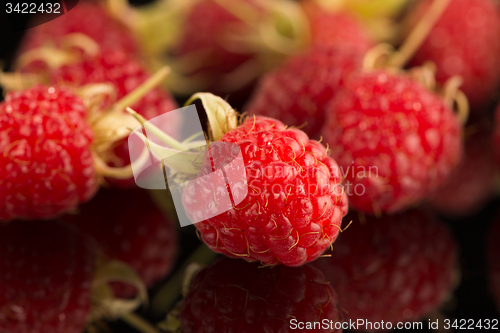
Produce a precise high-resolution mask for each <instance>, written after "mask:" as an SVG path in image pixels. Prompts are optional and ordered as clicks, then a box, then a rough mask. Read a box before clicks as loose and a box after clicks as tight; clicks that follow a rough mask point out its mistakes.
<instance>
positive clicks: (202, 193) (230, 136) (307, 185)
mask: <svg viewBox="0 0 500 333" xmlns="http://www.w3.org/2000/svg"><path fill="white" fill-rule="evenodd" d="M221 141H222V142H226V143H233V144H236V145H238V146H239V147H240V149H241V153H242V155H243V161H244V165H245V172H246V184H247V185H248V194H247V195H246V196H245V197H244V200H243V201H241V202H240V203H239V204H237V205H236V206H234V201H232V202H233V208H232V209H230V210H228V211H226V212H224V213H222V214H219V215H217V216H215V217H213V218H209V219H205V220H203V221H202V222H199V223H196V224H195V226H196V228H197V229H198V231H199V232H200V234H201V237H202V239H203V241H204V242H205V243H206V244H207V245H208V246H209V247H210V248H211V249H212V250H214V251H215V252H218V253H223V254H225V255H227V256H229V257H236V258H238V257H239V258H243V259H245V260H247V261H257V260H260V261H261V262H262V263H264V264H266V265H275V264H279V263H282V264H285V265H287V266H300V265H303V264H304V263H306V262H308V261H311V260H314V259H316V258H317V257H319V256H320V255H321V254H322V253H323V252H324V250H325V249H326V248H327V247H328V246H330V244H331V243H332V242H333V241H335V239H336V238H337V235H338V233H339V228H340V225H341V222H342V217H343V216H344V215H345V214H346V212H347V196H346V195H345V193H344V192H343V190H342V188H341V186H339V183H340V182H341V175H340V171H339V168H338V165H337V163H336V162H335V161H334V160H333V159H331V158H329V157H328V156H327V155H326V151H325V147H324V146H323V145H321V144H320V143H319V142H317V141H313V140H309V138H308V137H307V135H306V134H305V133H304V132H302V131H300V130H297V129H287V128H286V127H285V125H283V123H281V122H279V121H277V120H274V119H271V118H265V117H254V118H249V119H247V120H246V121H245V122H244V123H243V124H242V125H240V126H239V127H237V128H235V129H232V130H230V131H229V132H227V133H226V134H225V135H224V136H223V137H222V139H221ZM211 146H216V144H214V143H212V144H211ZM211 155H212V156H213V160H209V159H208V158H207V156H205V164H204V166H203V167H202V168H201V169H200V173H199V174H200V176H202V175H207V174H209V173H211V172H212V165H216V166H217V165H223V164H225V159H226V158H227V156H228V155H230V152H227V151H224V150H222V151H221V152H217V151H215V148H214V149H213V151H212V152H211ZM212 163H213V164H212ZM235 169H236V168H235ZM237 171H238V170H236V172H237ZM228 173H229V171H228ZM226 176H227V177H230V176H232V175H226ZM197 179H198V180H199V181H198V182H190V183H189V185H188V186H187V188H186V189H185V191H184V194H183V202H184V206H185V208H186V211H187V212H188V216H189V217H190V218H191V220H193V221H199V220H201V218H197V217H198V216H199V214H201V213H203V212H202V211H201V210H202V208H201V207H200V203H205V202H212V201H213V197H214V195H216V194H215V193H218V192H219V191H224V192H226V191H229V189H228V188H226V187H227V186H226V185H223V186H222V187H216V188H214V184H212V183H211V182H210V180H208V181H205V180H204V179H205V178H204V177H200V178H197ZM214 191H215V192H214ZM229 192H230V191H229ZM221 193H223V192H221ZM234 195H235V194H234V193H233V196H234ZM202 216H203V215H202ZM204 216H206V215H204Z"/></svg>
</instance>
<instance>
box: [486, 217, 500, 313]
mask: <svg viewBox="0 0 500 333" xmlns="http://www.w3.org/2000/svg"><path fill="white" fill-rule="evenodd" d="M498 239H500V220H499V219H497V220H496V221H495V222H493V225H492V226H491V229H490V232H489V234H488V242H487V246H488V252H487V260H488V282H489V286H490V290H491V291H492V293H493V297H494V299H495V302H496V306H497V310H498V312H499V313H500V262H499V261H498V255H499V254H500V243H499V242H498Z"/></svg>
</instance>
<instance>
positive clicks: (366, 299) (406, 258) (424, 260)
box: [313, 210, 457, 332]
mask: <svg viewBox="0 0 500 333" xmlns="http://www.w3.org/2000/svg"><path fill="white" fill-rule="evenodd" d="M348 217H352V218H353V219H354V218H355V217H354V216H351V215H348ZM366 219H367V220H366V222H365V223H362V224H360V223H359V222H355V223H353V224H352V225H351V226H350V227H349V228H348V229H347V230H346V231H345V232H344V233H343V234H342V237H340V239H339V240H338V241H337V242H336V243H335V247H334V249H333V251H332V252H331V254H332V257H331V258H322V259H320V260H318V261H316V262H314V263H313V265H314V266H316V267H319V268H321V269H322V271H323V272H324V274H325V276H326V277H327V280H328V281H330V282H331V283H332V286H333V287H334V289H335V290H336V291H337V293H338V295H339V304H340V305H341V306H342V308H344V309H345V310H346V313H347V314H346V317H347V318H348V319H350V320H352V321H356V320H357V319H364V320H365V321H369V322H373V323H375V322H378V323H380V322H381V321H382V320H383V321H384V322H385V323H386V324H387V323H392V324H393V325H394V326H393V328H395V324H396V323H397V322H400V321H401V322H404V321H418V320H420V319H422V316H424V315H427V314H428V313H429V312H431V311H434V310H436V309H437V308H439V307H440V306H441V304H442V302H443V301H444V300H445V298H446V297H447V295H448V293H450V292H451V291H452V289H453V287H454V283H455V282H456V281H455V279H456V273H457V245H456V244H455V241H454V240H453V238H452V235H451V234H450V232H449V230H448V229H447V228H446V227H445V226H444V225H443V224H441V223H439V222H438V221H437V220H436V219H434V218H433V217H432V216H429V215H427V214H426V213H424V212H423V211H419V210H413V211H409V212H406V213H403V214H399V215H393V216H384V217H382V218H380V219H377V218H375V217H370V216H367V217H366ZM386 327H387V326H386ZM360 329H361V330H363V331H368V332H374V331H377V330H376V329H370V327H366V326H365V327H363V328H360Z"/></svg>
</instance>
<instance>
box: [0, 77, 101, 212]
mask: <svg viewBox="0 0 500 333" xmlns="http://www.w3.org/2000/svg"><path fill="white" fill-rule="evenodd" d="M86 112H87V111H86V108H85V106H84V105H83V102H82V100H81V99H80V98H79V97H77V96H76V95H74V94H73V93H71V92H70V91H69V90H67V89H63V88H54V87H45V86H35V87H33V88H31V89H28V90H24V91H21V92H11V93H9V94H8V95H7V97H6V99H5V101H4V102H2V103H1V104H0V184H1V186H0V220H3V219H5V220H9V219H15V218H30V219H37V218H50V217H52V216H56V215H59V214H61V213H63V212H66V211H68V210H70V209H72V208H74V207H75V206H76V205H78V203H80V202H83V201H86V200H88V199H89V198H90V197H91V196H92V195H93V194H94V192H95V191H96V189H97V181H96V177H95V170H94V164H93V160H92V155H91V152H90V145H91V143H92V140H93V134H92V130H91V128H90V126H89V125H88V123H87V122H86V120H85V117H86Z"/></svg>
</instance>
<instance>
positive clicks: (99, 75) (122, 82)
mask: <svg viewBox="0 0 500 333" xmlns="http://www.w3.org/2000/svg"><path fill="white" fill-rule="evenodd" d="M28 71H30V68H28ZM48 75H49V76H50V78H49V81H50V82H51V83H52V84H58V85H70V86H76V87H78V86H82V85H85V84H90V83H112V84H113V85H114V87H115V88H116V90H117V98H118V99H120V98H123V97H125V96H126V95H127V94H129V93H131V92H132V91H133V90H134V89H136V88H137V87H139V85H141V84H142V83H144V81H146V80H147V79H148V78H149V77H150V74H149V73H148V72H147V71H146V70H145V69H144V67H143V66H142V64H141V63H139V62H138V61H136V60H134V59H133V58H132V57H131V56H129V55H127V54H126V53H125V52H123V51H120V50H109V51H106V52H102V53H100V54H99V55H97V56H96V57H87V58H85V59H83V60H82V61H80V62H77V63H74V64H69V65H65V66H62V67H60V68H58V69H55V70H51V71H49V72H48ZM131 107H132V108H133V109H135V110H137V111H138V112H139V113H140V114H141V115H143V116H144V117H145V118H146V119H148V120H150V119H152V118H154V117H157V116H159V115H162V114H164V113H166V112H168V111H172V110H175V109H177V108H178V106H177V103H176V102H175V101H174V100H173V98H172V97H171V96H170V94H169V93H168V92H166V91H164V90H162V89H160V88H155V89H153V90H151V91H150V92H149V93H147V94H146V95H145V96H144V97H143V98H142V99H141V100H139V101H138V102H136V103H134V104H133V105H132V106H131ZM169 119H170V121H171V124H169V125H168V126H164V128H169V129H170V131H169V134H170V135H173V136H175V132H176V131H177V128H178V126H179V124H178V122H176V121H174V120H172V117H171V118H169ZM113 153H114V156H112V157H111V158H110V160H109V161H108V162H109V164H110V165H111V166H114V167H124V166H126V165H129V164H130V156H129V152H128V143H127V140H122V142H121V143H117V144H116V146H115V148H114V150H113ZM107 181H108V182H110V183H111V184H113V185H115V186H119V187H132V186H134V185H135V183H134V180H133V179H132V178H131V179H127V180H122V179H120V180H117V179H107Z"/></svg>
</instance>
